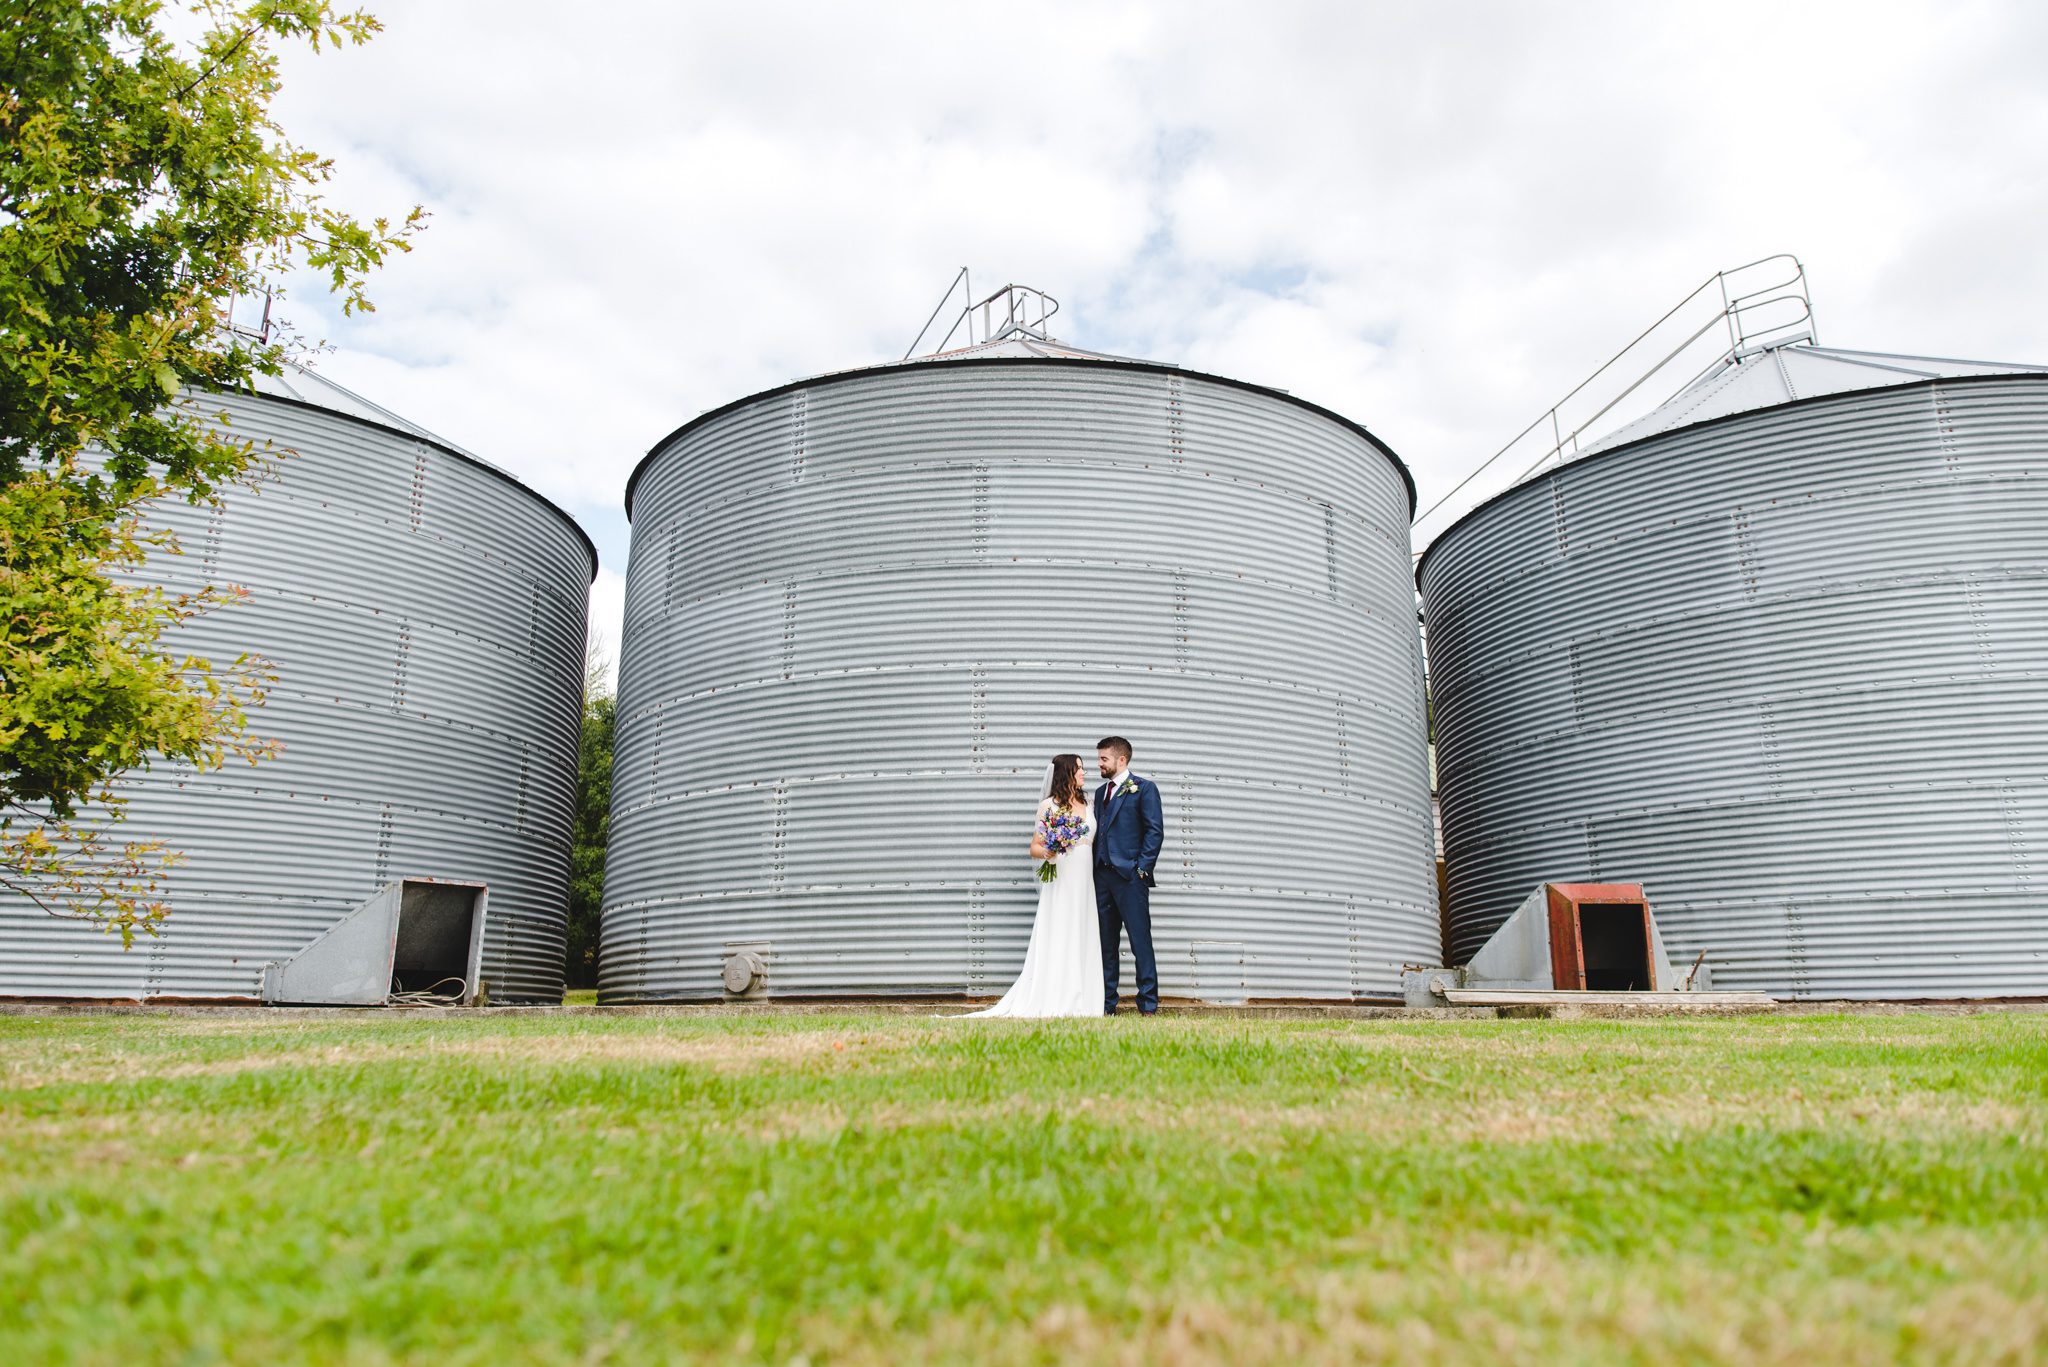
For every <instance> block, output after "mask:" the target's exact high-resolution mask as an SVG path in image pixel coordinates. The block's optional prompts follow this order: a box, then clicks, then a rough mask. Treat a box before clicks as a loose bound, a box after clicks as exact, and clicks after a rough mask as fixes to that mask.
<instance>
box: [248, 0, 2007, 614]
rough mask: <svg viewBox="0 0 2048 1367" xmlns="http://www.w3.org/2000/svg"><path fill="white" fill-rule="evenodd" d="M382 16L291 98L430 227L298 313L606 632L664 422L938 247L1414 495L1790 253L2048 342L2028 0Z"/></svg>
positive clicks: (843, 330)
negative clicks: (569, 549) (1274, 400)
mask: <svg viewBox="0 0 2048 1367" xmlns="http://www.w3.org/2000/svg"><path fill="white" fill-rule="evenodd" d="M371 8H373V9H375V10H377V11H378V12H379V17H380V18H381V19H382V20H383V22H384V25H385V31H384V32H383V33H382V34H381V35H380V36H379V37H378V38H377V39H376V40H375V41H374V42H373V43H372V44H370V45H369V46H366V47H363V48H358V49H345V50H343V51H340V52H334V51H327V52H322V53H321V54H319V55H317V56H313V55H307V54H293V55H292V56H290V57H289V58H288V59H287V61H286V63H285V68H284V83H283V90H282V92H281V94H280V95H279V97H278V100H277V103H276V106H275V112H276V114H277V116H278V118H279V120H280V122H281V123H282V124H283V126H284V127H285V128H286V130H287V131H288V132H289V133H290V134H291V136H292V137H293V138H294V139H295V140H296V141H298V142H299V143H301V144H302V145H305V146H308V147H311V148H314V149H316V150H318V151H319V152H321V153H323V154H325V155H327V156H329V157H332V158H333V159H334V161H335V165H336V175H335V179H334V181H333V183H332V185H331V186H330V187H329V190H330V194H331V196H332V197H333V199H334V200H335V202H337V203H339V204H341V205H343V206H345V207H348V208H350V209H352V210H354V211H356V212H358V213H361V214H366V215H367V214H375V213H385V214H390V215H392V216H394V217H395V216H398V215H402V214H403V213H404V211H405V210H407V209H409V208H410V207H411V206H412V205H414V204H420V205H423V206H425V207H426V209H427V210H428V211H429V212H430V213H431V214H432V219H431V221H430V226H429V228H428V230H427V231H426V232H425V233H424V234H423V235H422V236H421V237H420V238H419V239H418V242H417V247H416V250H415V251H414V252H412V253H411V254H410V255H408V256H405V257H403V258H399V259H396V260H394V261H393V262H392V264H390V265H389V266H388V267H386V268H385V269H384V270H383V271H382V272H381V273H380V274H379V275H378V277H377V278H376V279H375V281H374V282H373V288H372V291H371V293H372V297H373V298H374V300H375V301H376V303H377V305H378V308H377V311H376V312H375V313H374V314H369V315H361V316H358V317H355V318H343V317H341V316H340V314H339V312H338V310H337V309H336V308H335V307H334V305H333V303H332V301H331V300H329V299H327V298H325V297H323V296H322V295H321V294H320V292H319V290H318V288H317V287H316V286H315V285H314V284H313V283H312V282H308V281H301V282H297V283H296V284H295V285H294V288H293V290H292V293H291V297H290V299H289V300H288V302H287V304H286V306H285V307H286V311H287V313H288V315H289V316H290V317H291V318H292V320H293V322H294V324H295V325H296V327H297V328H298V330H299V331H300V332H301V333H303V334H305V335H306V336H308V337H309V338H312V339H315V340H320V341H324V342H325V343H327V344H328V345H329V346H330V347H331V348H332V350H330V351H328V352H325V353H324V354H322V355H320V356H319V357H317V358H316V361H315V364H316V365H317V367H318V368H319V369H320V370H321V371H322V373H324V374H326V375H328V376H330V377H332V378H333V379H335V380H337V381H339V382H340V383H342V384H344V385H346V386H348V387H350V388H352V389H355V390H357V391H358V392H360V393H362V394H364V395H366V396H367V397H369V398H372V399H374V400H376V401H377V402H379V403H382V404H384V405H385V406H387V407H389V408H391V409H393V410H395V411H397V412H399V413H402V414H404V415H405V416H406V417H408V418H409V419H411V420H413V421H414V422H416V423H419V424H420V425H422V426H424V427H427V428H429V429H430V430H432V431H434V432H436V433H438V434H440V435H442V436H444V437H446V438H448V439H449V440H451V441H453V442H456V443H457V444H459V445H461V446H463V447H465V448H467V449H469V450H471V451H474V452H476V453H477V454H479V455H481V456H483V457H484V458H486V459H488V460H490V461H492V462H494V463H495V464H497V465H499V466H501V467H503V468H504V469H506V470H508V471H510V472H511V473H513V474H514V475H516V476H517V477H518V478H519V479H521V480H523V481H524V482H525V483H527V484H528V485H530V486H531V487H533V488H534V489H536V490H538V491H539V492H540V493H542V494H544V495H546V496H547V497H548V498H550V499H552V500H554V501H555V502H556V503H558V504H559V505H561V506H562V507H563V508H565V509H566V510H567V511H568V512H569V513H570V514H572V515H573V516H574V517H575V518H576V519H577V520H578V521H579V522H580V523H581V524H582V525H583V527H584V528H585V530H586V531H588V532H589V533H590V536H591V538H592V539H593V541H595V542H596V544H597V546H598V549H599V553H600V557H601V559H602V569H601V571H600V573H599V576H598V581H597V583H596V584H595V585H594V586H593V592H592V618H591V623H592V628H593V631H594V633H596V634H597V635H598V636H599V637H600V638H601V640H602V642H603V644H604V648H605V649H606V650H607V652H608V653H610V654H614V655H615V654H616V647H617V642H618V639H619V617H620V612H621V602H622V597H623V585H624V579H623V576H624V574H625V572H626V564H627V555H628V547H629V542H630V534H631V533H630V527H629V525H628V523H627V519H626V516H625V511H624V507H623V494H624V489H625V483H626V478H627V476H628V475H629V474H630V473H631V471H632V469H633V467H634V465H635V464H637V463H638V461H639V460H640V459H641V457H642V456H644V455H645V454H646V452H647V450H648V448H649V447H650V446H652V445H653V444H655V443H656V442H657V441H659V440H660V439H661V438H662V437H663V436H665V435H666V434H667V433H669V432H670V431H672V430H673V429H675V428H676V427H677V426H679V425H681V424H682V423H683V422H686V421H688V420H689V419H690V418H692V417H694V416H695V415H697V414H698V413H700V412H702V411H704V410H706V409H709V408H715V407H718V406H719V405H722V404H724V403H727V402H730V401H731V400H733V399H736V398H740V397H742V396H744V395H747V394H750V393H753V392H755V391H757V390H760V389H764V388H768V387H771V386H774V385H779V384H782V383H784V382H786V381H789V380H791V379H796V378H800V377H803V376H807V375H812V374H817V373H820V372H823V371H830V370H840V369H845V368H847V367H849V366H857V365H864V364H871V363H875V362H880V361H887V360H893V359H895V358H897V357H899V356H901V355H902V354H903V351H904V349H905V348H906V347H907V346H908V345H909V343H910V341H911V339H912V338H913V337H914V336H915V335H916V333H917V330H918V328H919V326H920V325H921V324H922V323H923V322H924V320H925V318H926V316H927V314H929V313H930V311H931V309H932V306H933V305H934V304H935V303H936V302H937V300H938V298H939V296H940V292H941V291H942V290H943V289H944V288H945V286H946V285H947V283H948V282H949V281H950V280H951V279H952V277H953V275H954V273H955V272H956V271H957V270H958V269H959V268H960V267H961V266H963V265H964V266H967V267H969V268H970V269H971V270H972V273H973V279H974V283H975V285H976V287H977V293H985V292H986V291H987V290H989V289H992V288H994V287H995V286H998V285H1000V284H1003V283H1005V282H1008V281H1015V282H1018V283H1022V284H1028V285H1032V286H1036V287H1038V288H1040V289H1043V290H1045V291H1047V292H1049V293H1051V294H1052V295H1054V296H1056V297H1057V298H1058V300H1059V302H1060V311H1059V315H1058V317H1057V318H1056V319H1055V320H1054V325H1053V328H1052V331H1053V333H1054V334H1055V335H1056V336H1058V337H1060V338H1061V339H1062V340H1065V341H1068V342H1072V343H1075V344H1077V345H1080V346H1083V347H1089V348H1094V349H1097V350H1103V351H1110V352H1115V353H1118V354H1122V355H1129V356H1139V357H1145V358H1148V359H1152V360H1159V361H1170V362H1174V363H1177V364H1180V365H1183V366H1187V367H1190V368H1194V369H1198V370H1204V371H1209V372H1213V373H1218V374H1223V375H1228V376H1232V377H1236V378H1240V379H1245V380H1252V381H1256V382H1260V383H1264V384H1269V385H1273V386H1276V387H1280V388H1284V389H1287V390H1289V391H1291V392H1293V393H1295V394H1298V395H1300V396H1302V397H1303V398H1307V399H1311V400H1313V401H1315V402H1317V403H1320V404H1323V405H1325V406H1327V407H1329V408H1332V409H1335V410H1336V411H1338V412H1340V413H1343V414H1344V415H1346V416H1348V417H1350V418H1353V419H1355V420H1357V421H1358V422H1360V423H1362V424H1364V425H1365V426H1366V427H1367V428H1369V429H1370V430H1371V431H1372V432H1373V433H1374V434H1375V435H1377V436H1378V437H1380V438H1381V439H1382V440H1383V441H1385V442H1386V443H1387V444H1388V445H1389V446H1390V447H1391V448H1392V449H1393V450H1394V451H1395V452H1397V453H1398V454H1399V455H1400V457H1401V458H1402V459H1403V461H1404V462H1405V463H1406V464H1407V465H1408V467H1409V469H1410V470H1411V471H1412V472H1413V474H1414V477H1415V480H1416V483H1417V485H1418V486H1419V490H1420V502H1421V504H1422V506H1423V507H1425V508H1426V507H1428V506H1429V505H1430V504H1432V503H1433V502H1435V501H1436V500H1437V499H1438V498H1439V497H1440V496H1441V495H1443V494H1444V493H1445V492H1446V491H1447V490H1449V489H1450V488H1451V487H1452V486H1453V485H1455V484H1456V483H1457V482H1458V481H1459V480H1460V479H1462V478H1464V477H1465V476H1466V475H1468V474H1470V473H1471V472H1472V470H1473V469H1474V468H1475V467H1476V466H1478V465H1479V464H1480V463H1481V462H1482V461H1484V460H1485V459H1486V458H1487V457H1488V456H1490V455H1492V454H1493V453H1494V452H1495V451H1496V450H1498V449H1499V448H1500V447H1501V446H1502V444H1503V443H1505V442H1506V441H1507V440H1508V439H1509V438H1510V437H1512V436H1513V435H1514V434H1515V433H1516V432H1517V431H1518V430H1519V429H1521V428H1522V427H1524V425H1525V424H1527V423H1529V422H1530V421H1531V420H1532V419H1535V418H1537V417H1538V416H1539V415H1540V414H1542V413H1544V411H1545V410H1546V409H1548V408H1549V407H1550V406H1551V405H1552V404H1553V403H1554V402H1555V401H1556V400H1558V399H1559V398H1560V397H1561V396H1562V395H1564V394H1565V393H1566V392H1567V391H1568V390H1570V389H1571V388H1572V386H1574V385H1575V384H1577V383H1578V382H1579V381H1580V380H1582V379H1584V378H1585V377H1586V376H1587V375H1588V373H1589V372H1591V371H1593V370H1594V369H1595V367H1597V366H1599V365H1600V364H1601V363H1602V362H1604V361H1606V360H1607V359H1608V358H1609V357H1610V356H1611V355H1613V354H1614V353H1615V352H1616V351H1617V350H1618V349H1620V348H1621V347H1622V346H1623V344H1625V343H1626V342H1628V341H1629V340H1630V338H1632V337H1634V336H1635V335H1636V334H1637V333H1638V332H1640V331H1641V330H1642V329H1643V328H1644V327H1645V326H1647V325H1648V324H1649V323H1651V322H1652V320H1654V319H1655V318H1656V317H1657V316H1658V315H1660V314H1662V313H1663V312H1664V311H1665V310H1666V309H1667V308H1669V307H1670V306H1671V305H1673V304H1675V303H1677V302H1678V301H1679V300H1680V299H1681V298H1683V297H1684V296H1685V295H1686V294H1687V293H1688V292H1689V291H1691V290H1692V289H1693V288H1694V287H1695V286H1697V285H1699V284H1700V283H1701V282H1702V281H1704V280H1707V279H1708V278H1709V277H1710V276H1712V275H1713V274H1714V273H1715V272H1716V271H1718V270H1722V269H1724V268H1729V267H1734V266H1738V265H1741V264H1743V263H1746V262H1750V261H1753V260H1756V259H1758V258H1762V257H1766V256H1769V255H1771V254H1773V253H1779V252H1789V253H1794V254H1796V255H1797V256H1798V258H1799V259H1800V260H1801V261H1802V262H1803V263H1804V265H1805V268H1806V273H1807V281H1808V286H1809V293H1810V296H1811V299H1812V302H1813V313H1814V326H1815V327H1816V328H1817V331H1818V334H1819V340H1820V341H1821V342H1823V343H1825V344H1828V345H1833V346H1842V347H1850V348H1855V349H1863V350H1878V351H1900V352H1911V353H1918V354H1922V355H1936V356H1959V357H1965V358H1973V359H1982V360H2002V361H2022V362H2044V363H2048V252H2044V251H2043V250H2042V249H2041V242H2042V240H2043V233H2042V225H2043V224H2044V222H2048V77H2044V75H2043V73H2044V71H2048V6H2044V5H2040V4H2038V3H2021V2H2018V0H2015V2H2013V3H2003V4H1989V3H1984V4H1979V3H1957V2H1956V0H1949V2H1948V3H1943V4H1939V5H1934V4H1892V3H1883V2H1882V0H1862V2H1861V3H1856V4H1824V3H1801V2H1800V0H1777V2H1776V3H1772V4H1747V3H1723V4H1719V5H1714V6H1698V5H1685V6H1681V5H1660V4H1646V3H1642V2H1641V0H1635V3H1627V4H1606V3H1574V4H1569V5H1566V4H1540V3H1527V2H1526V0H1525V2H1524V3H1502V4H1481V3H1473V4H1461V3H1439V4H1404V5H1398V6H1397V5H1384V4H1376V3H1357V2H1356V0H1354V2H1353V3H1346V4H1320V3H1300V4H1289V3H1284V0H1267V2H1266V3H1263V4H1259V5H1249V4H1240V5H1211V4H1203V3H1186V0H1180V2H1178V3H1171V4H1114V3H1102V4H1066V3H1039V4H1033V5H1000V6H997V5H986V6H978V5H960V4H950V5H936V4H933V5H926V4H912V3H899V4H888V5H861V6H853V5H844V4H823V3H819V4H778V3H761V2H760V0H749V3H746V4H731V3H726V4H717V5H709V4H706V5H698V4H626V3H605V2H604V0H586V3H584V4H581V5H578V6H573V7H572V6H565V5H562V4H559V3H547V4H540V3H528V2H527V0H488V3H481V2H473V0H384V3H382V4H381V5H378V4H376V3H375V0H372V3H371ZM1749 278H1750V279H1751V280H1753V281H1755V282H1756V283H1763V281H1762V280H1761V278H1760V277H1758V276H1756V275H1752V276H1751V277H1749ZM1717 302H1718V301H1715V303H1716V304H1717ZM1711 312H1712V308H1711V306H1709V307H1708V314H1709V316H1711ZM1688 316H1689V315H1688ZM1681 335H1682V334H1681ZM1702 345H1705V343H1702ZM1651 358H1652V359H1654V356H1652V357H1651ZM1709 359H1711V356H1709ZM1641 368H1643V367H1640V366H1638V367H1636V369H1637V370H1640V369H1641ZM1620 369H1626V367H1623V368H1620ZM1620 369H1618V370H1617V372H1616V373H1620ZM1630 378H1633V374H1631V375H1630ZM1678 378H1679V379H1682V378H1684V377H1683V375H1680V376H1679V377H1678ZM1675 387H1676V386H1675V383H1674V384H1672V385H1670V386H1667V387H1666V391H1665V392H1667V393H1668V392H1669V389H1670V388H1675ZM1654 389H1655V386H1654V385H1652V386H1647V387H1646V388H1645V389H1644V390H1643V391H1641V395H1642V396H1643V398H1644V399H1645V401H1646V402H1648V401H1654V400H1655V399H1661V398H1662V397H1664V394H1663V393H1656V394H1654V395H1653V394H1652V390H1654ZM1626 411H1627V410H1626V409H1618V410H1616V412H1615V413H1614V414H1613V415H1612V417H1613V418H1614V419H1616V420H1618V419H1620V418H1621V417H1623V416H1625V414H1626ZM1537 454H1540V450H1539V451H1538V452H1537ZM1515 464H1516V461H1515V460H1512V459H1508V460H1502V461H1501V462H1498V463H1497V465H1496V467H1495V468H1493V469H1490V470H1489V471H1488V472H1487V473H1486V475H1484V476H1482V477H1481V478H1480V479H1478V480H1475V481H1474V482H1473V483H1472V484H1471V485H1470V486H1468V487H1467V488H1466V489H1465V490H1463V491H1461V492H1460V494H1459V495H1458V496H1457V497H1455V498H1453V499H1452V501H1451V502H1449V503H1448V504H1446V505H1445V506H1444V508H1443V509H1442V510H1441V511H1440V512H1439V513H1438V514H1436V515H1434V516H1433V517H1432V518H1430V519H1429V520H1427V521H1425V522H1424V523H1423V524H1422V525H1421V526H1419V527H1418V528H1417V548H1418V549H1420V547H1421V546H1422V545H1423V544H1426V542H1427V540H1428V538H1429V537H1430V536H1431V535H1433V534H1434V533H1435V532H1437V531H1440V530H1441V529H1442V527H1443V526H1445V525H1447V524H1448V522H1449V520H1451V519H1452V518H1454V517H1455V516H1456V514H1457V513H1458V512H1459V511H1460V510H1461V509H1462V508H1464V507H1466V506H1469V504H1470V503H1472V502H1474V501H1476V500H1477V499H1478V498H1480V497H1482V496H1484V495H1485V494H1487V493H1490V492H1492V491H1493V489H1496V488H1498V487H1500V486H1501V484H1503V483H1504V482H1505V481H1506V480H1507V479H1508V478H1510V477H1512V475H1513V474H1514V473H1515V472H1516V471H1515V469H1514V468H1511V467H1514V466H1515Z"/></svg>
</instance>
